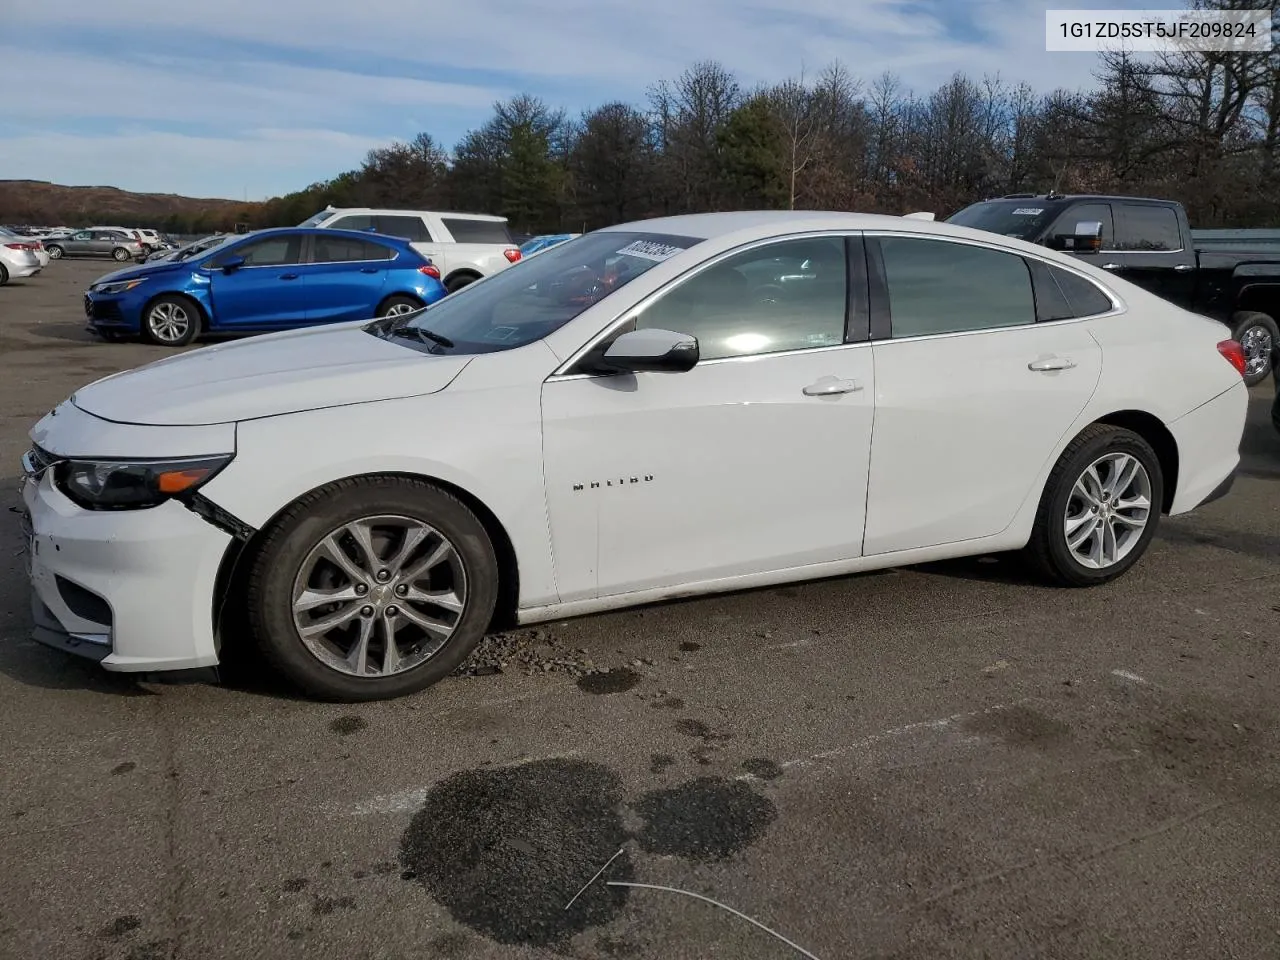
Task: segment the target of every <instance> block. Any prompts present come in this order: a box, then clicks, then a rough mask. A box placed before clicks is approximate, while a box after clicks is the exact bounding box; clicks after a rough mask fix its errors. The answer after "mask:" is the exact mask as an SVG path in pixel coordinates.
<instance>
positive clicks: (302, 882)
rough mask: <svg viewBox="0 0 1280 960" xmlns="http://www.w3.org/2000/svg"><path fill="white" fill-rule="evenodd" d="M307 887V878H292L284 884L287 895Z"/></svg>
mask: <svg viewBox="0 0 1280 960" xmlns="http://www.w3.org/2000/svg"><path fill="white" fill-rule="evenodd" d="M306 885H307V878H306V877H290V878H289V879H288V880H286V881H285V882H284V889H285V893H297V892H298V891H299V890H301V889H302V888H303V887H305V886H306Z"/></svg>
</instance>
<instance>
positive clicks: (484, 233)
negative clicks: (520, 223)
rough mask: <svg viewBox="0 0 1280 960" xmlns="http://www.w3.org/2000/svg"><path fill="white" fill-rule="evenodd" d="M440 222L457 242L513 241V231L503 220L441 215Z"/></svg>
mask: <svg viewBox="0 0 1280 960" xmlns="http://www.w3.org/2000/svg"><path fill="white" fill-rule="evenodd" d="M440 222H441V223H443V224H444V226H445V229H446V230H448V231H449V233H450V234H452V236H453V240H454V242H455V243H512V240H511V231H510V230H509V229H507V225H506V224H505V223H503V222H502V221H501V220H464V219H461V218H455V217H441V218H440Z"/></svg>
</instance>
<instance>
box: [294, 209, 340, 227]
mask: <svg viewBox="0 0 1280 960" xmlns="http://www.w3.org/2000/svg"><path fill="white" fill-rule="evenodd" d="M331 216H333V211H332V210H321V211H320V212H319V213H317V214H316V215H315V216H311V217H307V219H305V220H303V221H302V222H301V223H300V224H298V226H300V227H318V226H320V224H322V223H324V222H325V221H326V220H328V219H329V218H330V217H331Z"/></svg>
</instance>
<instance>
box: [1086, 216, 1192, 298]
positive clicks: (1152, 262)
mask: <svg viewBox="0 0 1280 960" xmlns="http://www.w3.org/2000/svg"><path fill="white" fill-rule="evenodd" d="M1111 209H1112V211H1113V213H1114V215H1115V243H1114V245H1113V246H1112V248H1110V249H1108V247H1107V244H1105V243H1104V244H1103V245H1102V246H1103V249H1102V253H1101V254H1100V259H1099V261H1098V265H1099V266H1101V267H1102V268H1103V269H1104V270H1110V271H1112V272H1113V273H1115V274H1116V275H1118V276H1121V277H1124V278H1125V279H1126V280H1128V281H1129V282H1131V283H1136V284H1137V285H1138V286H1140V287H1144V288H1146V289H1147V290H1150V291H1151V292H1152V293H1154V294H1156V296H1159V297H1164V298H1165V299H1166V300H1171V301H1173V302H1174V303H1177V304H1179V305H1180V306H1190V304H1191V299H1192V294H1193V292H1194V290H1195V282H1196V271H1195V266H1196V255H1195V251H1194V250H1192V249H1188V248H1186V247H1184V246H1183V234H1182V230H1181V227H1180V224H1179V222H1178V214H1177V212H1176V211H1175V210H1174V209H1173V207H1171V206H1168V205H1165V204H1156V203H1130V202H1124V201H1115V202H1113V203H1112V205H1111Z"/></svg>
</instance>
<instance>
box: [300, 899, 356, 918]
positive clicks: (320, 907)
mask: <svg viewBox="0 0 1280 960" xmlns="http://www.w3.org/2000/svg"><path fill="white" fill-rule="evenodd" d="M355 908H356V899H355V897H313V898H312V900H311V912H312V913H314V914H315V915H316V916H318V917H324V916H328V915H329V914H331V913H333V911H335V910H338V909H342V910H354V909H355Z"/></svg>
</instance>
